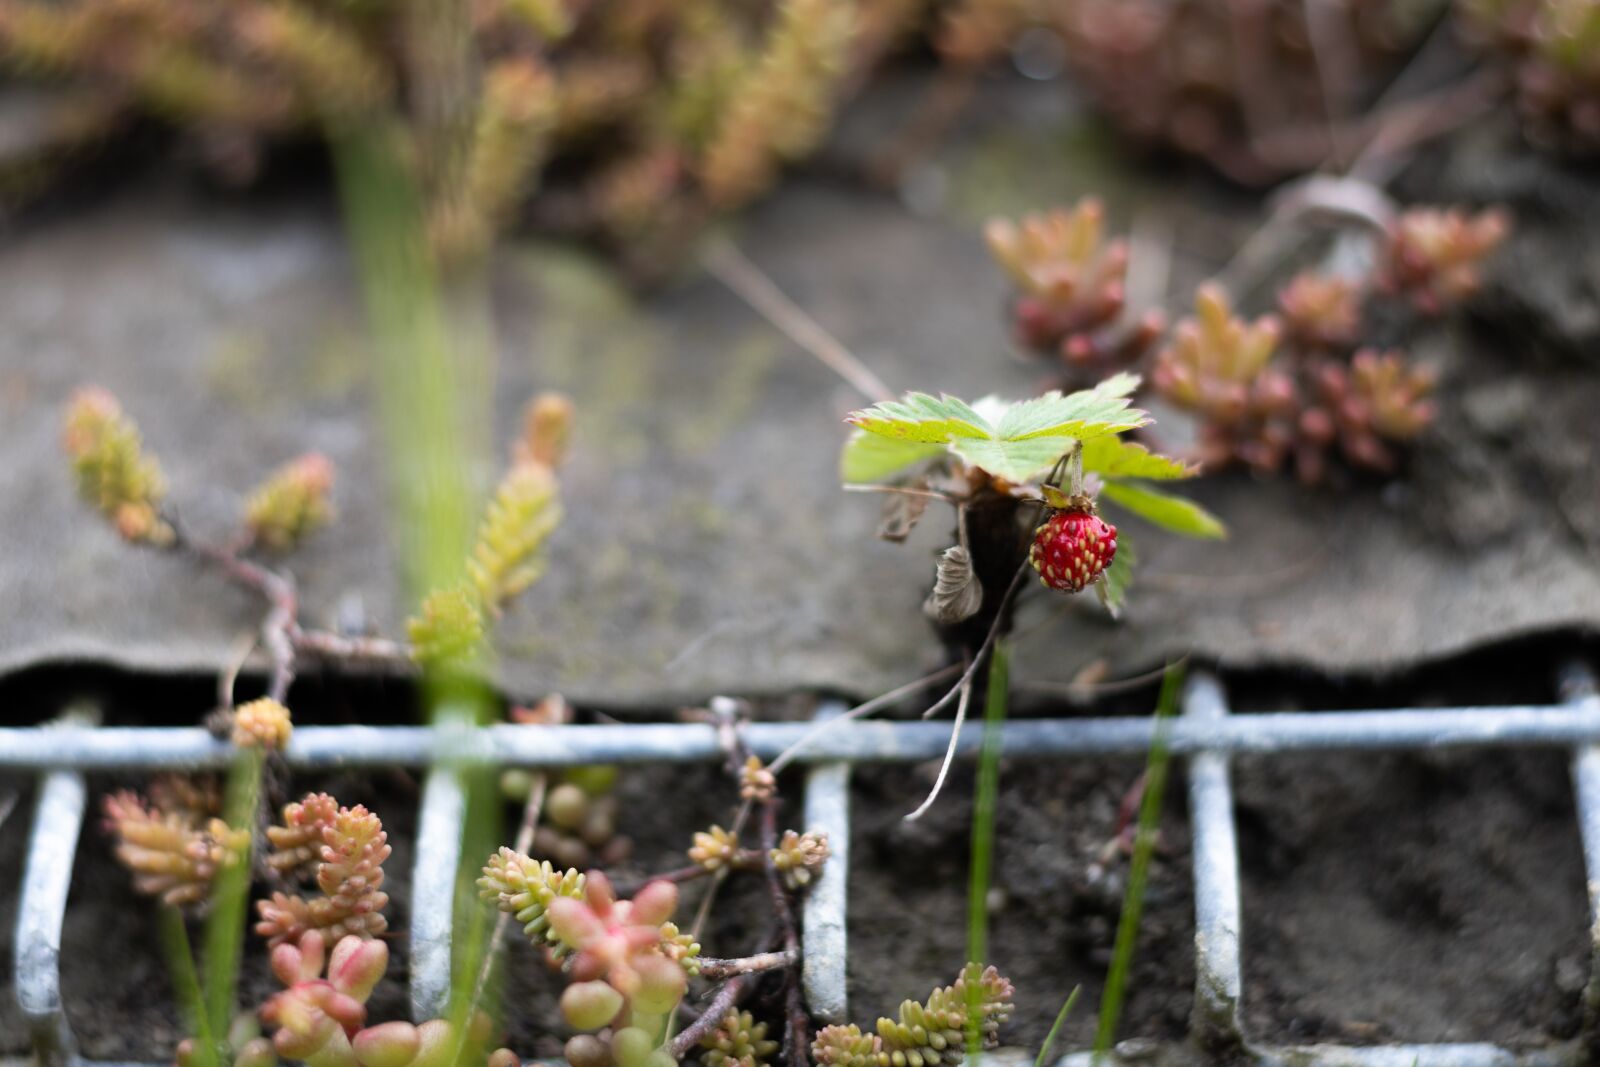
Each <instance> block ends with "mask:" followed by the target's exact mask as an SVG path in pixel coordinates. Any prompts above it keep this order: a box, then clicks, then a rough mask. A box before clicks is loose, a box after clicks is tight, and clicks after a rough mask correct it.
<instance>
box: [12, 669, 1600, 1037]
mask: <svg viewBox="0 0 1600 1067" xmlns="http://www.w3.org/2000/svg"><path fill="white" fill-rule="evenodd" d="M1558 681H1559V683H1560V693H1561V700H1560V702H1559V703H1557V704H1552V705H1531V706H1530V705H1525V706H1515V707H1455V708H1431V709H1428V710H1426V711H1422V710H1414V709H1394V710H1380V711H1353V712H1352V711H1336V712H1310V713H1270V714H1249V715H1231V714H1230V713H1229V709H1228V705H1227V698H1226V694H1225V692H1224V690H1223V687H1222V685H1221V683H1220V682H1218V681H1217V680H1216V679H1215V678H1213V677H1210V676H1207V675H1197V676H1195V677H1194V678H1192V679H1191V681H1190V683H1189V685H1188V686H1187V688H1186V690H1185V693H1184V698H1183V709H1182V710H1183V714H1182V715H1181V716H1180V717H1179V718H1178V719H1176V720H1175V721H1173V722H1171V723H1169V724H1167V727H1166V730H1167V734H1166V736H1167V741H1168V744H1169V747H1170V749H1171V751H1172V752H1174V753H1175V754H1178V755H1181V756H1184V757H1186V758H1187V759H1188V761H1189V812H1190V819H1191V822H1192V835H1193V843H1194V849H1193V852H1194V855H1193V868H1194V893H1195V963H1196V981H1195V994H1194V1009H1193V1014H1192V1016H1191V1037H1192V1038H1193V1040H1194V1042H1195V1045H1196V1047H1197V1048H1219V1049H1232V1050H1237V1049H1245V1050H1247V1052H1248V1058H1251V1059H1253V1060H1254V1061H1255V1062H1257V1063H1260V1064H1263V1065H1282V1067H1302V1065H1303V1067H1567V1065H1574V1064H1577V1063H1579V1062H1587V1061H1586V1059H1585V1049H1587V1048H1590V1047H1595V1046H1596V1044H1600V1008H1597V1005H1600V946H1591V976H1592V977H1591V981H1590V987H1589V995H1588V996H1587V997H1586V1008H1587V1010H1586V1012H1585V1019H1584V1028H1583V1034H1582V1036H1581V1037H1580V1038H1579V1039H1578V1040H1577V1041H1575V1042H1571V1043H1567V1044H1561V1045H1553V1046H1549V1047H1546V1048H1541V1049H1538V1050H1534V1051H1521V1052H1518V1051H1512V1050H1509V1049H1504V1048H1500V1047H1497V1046H1494V1045H1488V1044H1431V1045H1380V1046H1370V1047H1344V1046H1334V1045H1312V1046H1292V1047H1278V1046H1266V1045H1261V1044H1258V1043H1256V1042H1254V1041H1252V1040H1251V1039H1250V1037H1249V1035H1248V1034H1246V1033H1245V1032H1244V1031H1243V1029H1242V1025H1241V1021H1240V1014H1239V1003H1240V997H1241V995H1242V994H1243V981H1242V976H1241V969H1240V954H1239V943H1240V930H1241V924H1242V921H1243V916H1242V915H1241V909H1240V902H1239V857H1238V846H1237V841H1236V837H1235V831H1234V818H1233V791H1232V785H1231V781H1230V773H1229V758H1230V756H1232V755H1233V754H1235V753H1239V752H1259V753H1274V752H1303V751H1311V750H1331V749H1346V750H1349V749H1383V750H1399V749H1430V748H1447V747H1453V748H1467V747H1476V748H1505V747H1514V746H1543V747H1552V746H1553V747H1560V748H1565V749H1568V750H1570V751H1571V752H1572V754H1573V765H1572V766H1573V770H1572V774H1573V782H1574V787H1575V791H1576V795H1577V812H1578V818H1579V823H1580V830H1581V833H1582V839H1583V852H1584V862H1585V866H1586V869H1587V872H1588V886H1589V897H1590V900H1589V904H1590V916H1591V919H1592V920H1593V921H1594V922H1595V923H1596V924H1597V925H1596V927H1595V929H1596V930H1600V695H1597V691H1596V685H1595V679H1594V676H1593V674H1591V673H1590V672H1589V671H1588V670H1587V669H1586V668H1585V667H1583V666H1581V665H1577V664H1574V665H1572V666H1570V667H1568V668H1567V669H1566V670H1565V671H1563V672H1562V676H1561V677H1560V679H1559V680H1558ZM842 710H843V709H842V707H840V706H839V705H837V704H825V705H824V706H823V707H822V709H821V710H820V712H819V714H818V719H819V720H821V719H826V718H828V717H831V716H835V715H838V714H839V713H840V712H841V711H842ZM813 729H814V726H813V725H812V724H807V723H753V724H750V725H749V726H747V727H746V728H745V735H744V736H745V740H746V742H747V743H748V744H749V746H750V748H751V749H752V750H753V751H754V752H755V753H756V754H757V755H759V756H762V757H763V758H766V759H770V758H772V757H773V756H775V755H777V754H778V753H779V752H781V751H783V750H784V749H786V748H788V747H789V746H790V745H792V744H794V743H795V742H797V741H799V740H800V739H801V738H802V737H803V736H806V735H808V734H811V732H812V730H813ZM1156 729H1157V724H1156V723H1155V722H1154V721H1153V720H1152V719H1149V718H1116V719H1046V720H1027V721H1015V722H1009V723H1007V724H1005V725H1004V727H1003V728H1002V733H1001V751H1002V753H1003V754H1005V755H1007V756H1010V757H1013V758H1032V759H1068V758H1083V757H1089V756H1097V755H1107V754H1113V753H1116V754H1139V753H1143V752H1146V751H1147V750H1148V749H1149V747H1150V745H1151V743H1152V741H1153V740H1154V738H1155V734H1156ZM949 730H950V727H949V725H948V724H947V723H939V722H894V723H890V722H851V723H845V724H840V725H838V726H836V727H833V728H831V729H829V730H827V731H824V732H820V733H816V734H815V735H814V736H812V739H811V740H810V742H809V744H808V746H807V747H806V748H805V749H804V750H803V752H802V754H801V756H800V757H799V759H800V762H803V763H805V764H807V765H808V772H807V777H806V785H805V798H804V804H805V815H806V822H805V825H806V826H807V828H809V829H816V830H822V831H825V832H827V834H828V835H829V839H830V841H831V842H832V844H833V859H832V861H831V862H830V863H828V864H827V865H826V867H825V868H824V870H823V873H822V876H821V877H820V878H819V879H818V880H817V882H816V883H814V888H813V889H812V891H811V892H810V893H809V894H808V895H807V897H806V899H805V901H804V912H803V922H804V937H805V942H804V950H805V960H804V970H803V974H802V980H803V985H804V989H805V994H806V998H807V1001H808V1003H809V1005H810V1007H811V1009H812V1011H813V1013H814V1014H815V1015H816V1016H817V1017H818V1018H820V1019H823V1020H824V1021H828V1022H834V1021H843V1020H844V1019H845V1018H846V986H845V962H846V938H845V913H846V893H845V887H846V884H847V880H848V878H847V876H848V867H849V861H850V850H849V842H850V814H849V784H850V773H851V767H852V766H853V765H854V764H857V763H874V762H877V763H889V762H893V763H905V762H915V761H921V760H932V759H937V758H938V757H940V756H941V755H942V754H943V752H944V749H945V745H946V743H947V742H948V739H949ZM980 744H981V737H980V735H979V731H976V730H970V731H968V732H967V733H966V735H964V736H963V737H962V739H961V744H960V747H959V749H958V752H959V754H960V755H961V756H962V757H964V758H972V757H973V756H975V755H976V754H977V752H978V749H979V747H980ZM285 755H286V758H287V760H288V763H289V765H290V766H291V767H294V768H300V769H317V768H332V767H339V768H360V767H388V766H396V765H400V766H411V767H428V768H430V769H429V771H428V773H427V777H426V782H425V785H424V787H423V791H422V801H421V812H420V818H419V820H418V835H417V843H416V861H415V866H414V869H413V872H412V879H413V881H412V923H411V938H410V942H411V946H412V958H411V1006H412V1011H413V1013H414V1015H415V1016H416V1017H417V1018H425V1017H428V1016H431V1015H433V1014H436V1013H437V1011H438V1009H439V1008H440V1007H441V1006H442V1004H443V1002H444V998H445V996H446V993H447V991H448V988H449V961H450V933H451V930H450V925H451V915H452V912H453V909H452V905H453V903H454V901H453V898H452V894H453V892H454V886H455V879H454V872H455V870H456V866H457V861H458V859H459V858H460V857H459V846H460V833H459V830H460V827H461V820H462V817H463V813H464V810H465V797H464V793H463V780H462V768H463V767H469V766H494V767H562V766H571V765H576V764H586V763H686V762H710V761H715V760H717V759H719V758H721V756H722V751H721V749H720V747H719V745H718V741H717V737H716V733H715V730H714V728H713V727H712V726H710V725H697V724H696V725H679V724H670V725H668V724H641V725H623V726H556V727H550V726H520V725H504V724H502V725H494V726H487V727H481V728H470V727H449V728H428V727H362V726H340V727H315V726H305V727H300V728H298V729H297V730H296V731H295V733H294V739H293V742H292V743H291V744H290V746H289V748H288V750H287V752H286V754H285ZM230 756H231V749H230V748H229V746H228V745H227V744H226V743H224V742H222V741H218V740H216V739H214V738H212V737H211V736H210V735H209V734H207V733H206V732H205V731H204V730H202V729H199V728H187V729H174V728H154V727H149V728H145V727H116V728H113V727H96V726H94V725H93V724H92V723H91V722H88V721H86V720H85V717H84V715H83V714H82V713H81V712H75V713H69V714H68V715H66V716H64V717H63V719H62V721H60V722H58V723H55V724H52V725H48V726H41V727H30V728H11V729H0V770H5V771H13V772H14V771H34V772H38V773H39V774H40V775H41V783H40V788H39V793H38V799H37V803H36V805H35V811H34V821H33V831H32V838H31V840H30V843H29V847H28V855H27V860H26V864H25V866H24V872H23V885H22V897H21V904H20V907H19V910H18V916H17V930H16V959H15V978H16V982H15V993H16V999H17V1003H18V1005H19V1006H20V1007H21V1009H22V1012H23V1015H24V1017H25V1018H26V1019H27V1020H28V1024H29V1027H30V1031H31V1034H32V1039H33V1044H34V1049H35V1051H36V1054H37V1056H38V1058H39V1060H40V1061H41V1063H43V1064H44V1065H45V1067H52V1065H58V1064H68V1063H74V1062H76V1063H86V1061H82V1060H80V1059H79V1058H78V1057H77V1055H76V1051H75V1046H74V1044H73V1039H72V1033H71V1030H70V1028H69V1026H68V1024H67V1019H66V1015H65V1012H64V1010H63V1005H62V999H61V972H60V948H61V931H62V924H63V922H64V920H65V916H66V901H67V891H68V887H69V885H70V882H71V877H72V860H73V855H74V852H75V851H76V847H77V841H78V835H79V833H80V830H81V828H82V825H83V818H84V811H85V806H86V801H87V791H86V788H85V785H84V777H83V776H84V774H85V773H86V772H90V771H113V770H114V771H127V770H138V771H148V770H157V769H163V770H197V769H204V768H219V767H222V766H225V765H226V764H227V762H228V760H229V758H230ZM1131 1056H1132V1051H1131V1050H1130V1057H1131ZM1121 1059H1122V1058H1121V1057H1120V1056H1116V1057H1112V1061H1113V1062H1118V1061H1121ZM1139 1059H1140V1062H1148V1060H1147V1059H1145V1058H1144V1056H1143V1055H1141V1056H1140V1057H1139ZM1092 1062H1093V1058H1092V1057H1091V1055H1090V1054H1089V1053H1086V1052H1085V1053H1073V1054H1069V1055H1067V1056H1065V1057H1064V1058H1063V1059H1062V1060H1061V1061H1060V1067H1090V1065H1091V1063H1092ZM1130 1062H1131V1059H1130ZM99 1067H108V1065H99Z"/></svg>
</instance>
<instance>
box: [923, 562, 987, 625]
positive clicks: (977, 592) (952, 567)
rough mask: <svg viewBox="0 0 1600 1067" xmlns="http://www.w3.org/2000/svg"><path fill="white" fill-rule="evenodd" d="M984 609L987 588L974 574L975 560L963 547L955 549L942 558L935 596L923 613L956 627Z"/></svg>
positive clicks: (925, 605) (937, 575)
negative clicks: (973, 565) (984, 595)
mask: <svg viewBox="0 0 1600 1067" xmlns="http://www.w3.org/2000/svg"><path fill="white" fill-rule="evenodd" d="M981 606H983V585H982V584H981V583H980V582H979V581H978V576H977V575H976V574H974V573H973V570H972V556H971V555H970V554H969V553H968V552H967V550H966V549H965V548H962V547H961V546H960V545H951V546H950V547H949V548H947V549H945V550H944V555H942V556H940V557H939V569H938V573H937V574H936V575H935V577H934V581H933V592H931V593H929V594H928V599H927V601H926V602H924V603H923V605H922V610H923V611H924V612H926V613H927V615H928V617H929V618H931V619H933V620H934V621H935V622H938V623H943V624H945V625H952V624H954V623H958V622H961V621H962V620H964V619H970V618H971V617H972V616H973V615H975V614H977V611H978V608H980V607H981Z"/></svg>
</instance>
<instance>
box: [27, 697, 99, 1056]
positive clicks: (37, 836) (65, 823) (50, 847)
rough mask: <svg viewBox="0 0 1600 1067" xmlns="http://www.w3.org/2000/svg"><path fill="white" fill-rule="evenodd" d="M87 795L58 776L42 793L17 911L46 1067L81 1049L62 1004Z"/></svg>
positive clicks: (64, 722) (33, 1023) (73, 714)
mask: <svg viewBox="0 0 1600 1067" xmlns="http://www.w3.org/2000/svg"><path fill="white" fill-rule="evenodd" d="M99 717H100V712H99V709H97V708H94V707H92V706H88V705H80V706H77V707H74V708H71V709H69V710H68V711H67V712H66V714H65V715H63V716H62V718H61V720H60V722H59V723H57V724H53V725H51V726H47V727H43V728H42V730H43V731H45V732H48V731H53V730H65V729H69V728H73V727H79V726H92V725H93V723H95V722H96V721H98V720H99ZM87 802H88V790H87V787H86V786H85V784H84V780H83V775H82V774H80V773H78V772H76V771H71V770H57V771H51V772H50V773H48V774H46V775H45V776H44V779H43V781H42V782H41V783H40V786H39V798H38V801H37V803H36V805H35V808H34V813H33V831H32V834H31V835H30V837H29V838H28V856H27V859H26V860H25V861H24V863H25V866H24V869H23V874H22V899H21V901H20V902H19V903H18V906H17V928H16V944H15V971H14V976H15V979H16V999H17V1007H18V1008H20V1009H21V1010H22V1015H23V1017H24V1018H25V1019H27V1021H28V1029H29V1032H30V1034H31V1035H32V1039H33V1051H34V1055H35V1056H36V1057H37V1058H38V1062H39V1063H40V1065H41V1067H60V1065H63V1064H67V1063H70V1062H72V1060H73V1058H74V1057H75V1056H76V1054H77V1043H76V1042H75V1041H74V1040H73V1037H72V1028H71V1027H70V1026H69V1025H68V1023H67V1015H66V1011H65V1009H64V1007H63V1005H62V1002H61V931H62V927H63V925H64V924H65V922H66V917H67V893H68V891H69V890H70V889H71V887H72V862H73V858H74V857H75V856H76V855H77V852H78V835H79V833H80V832H81V831H82V829H83V812H84V807H85V805H86V804H87Z"/></svg>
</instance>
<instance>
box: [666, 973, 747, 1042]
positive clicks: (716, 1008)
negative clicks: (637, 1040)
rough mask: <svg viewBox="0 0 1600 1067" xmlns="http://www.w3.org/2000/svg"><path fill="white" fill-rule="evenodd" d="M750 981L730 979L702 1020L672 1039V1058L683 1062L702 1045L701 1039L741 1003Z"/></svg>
mask: <svg viewBox="0 0 1600 1067" xmlns="http://www.w3.org/2000/svg"><path fill="white" fill-rule="evenodd" d="M749 981H750V979H749V977H748V976H744V975H740V976H739V977H736V978H730V979H728V981H727V982H726V983H724V984H723V986H722V988H721V989H719V990H717V995H716V996H715V997H713V998H712V999H711V1003H710V1004H707V1005H706V1010H705V1011H703V1012H701V1013H700V1018H698V1019H696V1020H695V1021H694V1022H692V1023H690V1024H689V1025H688V1026H686V1027H684V1028H683V1031H682V1032H681V1033H680V1034H678V1036H677V1037H675V1038H673V1039H672V1044H671V1045H670V1046H669V1049H668V1051H670V1052H671V1053H672V1058H673V1059H675V1060H681V1059H683V1058H684V1057H685V1056H687V1055H688V1054H689V1051H690V1050H691V1049H693V1048H694V1047H695V1046H696V1045H698V1044H699V1043H700V1039H701V1038H702V1037H705V1036H706V1035H707V1034H709V1033H710V1032H711V1031H712V1030H714V1029H716V1027H717V1024H718V1023H720V1022H721V1021H722V1020H723V1019H724V1018H726V1017H727V1014H728V1012H730V1011H732V1010H733V1006H734V1005H735V1004H737V1003H738V1002H739V995H740V994H741V993H743V992H744V987H745V984H746V983H748V982H749Z"/></svg>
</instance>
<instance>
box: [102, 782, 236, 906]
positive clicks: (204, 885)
mask: <svg viewBox="0 0 1600 1067" xmlns="http://www.w3.org/2000/svg"><path fill="white" fill-rule="evenodd" d="M221 806H222V802H221V797H220V796H219V795H217V793H216V790H215V789H211V788H206V787H204V786H197V785H194V784H192V783H188V782H185V781H183V780H181V779H158V780H157V782H156V783H154V784H152V785H151V787H150V791H149V796H148V798H145V797H141V796H139V794H137V793H135V792H133V791H132V790H126V789H125V790H121V791H119V792H116V793H113V794H111V795H110V796H108V797H106V798H105V802H104V811H105V819H106V829H107V830H108V831H109V832H110V833H111V834H113V835H114V836H115V837H116V839H117V846H116V856H117V860H118V861H119V862H120V863H121V864H122V865H123V866H124V867H126V868H128V870H130V871H131V872H133V887H134V889H135V890H137V891H138V892H140V893H143V894H145V895H147V896H153V897H158V898H160V899H161V901H162V902H163V903H165V904H170V905H173V906H174V907H179V906H189V905H198V904H202V903H204V902H205V901H206V899H207V898H208V896H209V894H210V891H211V884H212V882H213V881H214V880H215V879H216V877H217V874H218V873H219V872H220V871H221V870H222V869H223V868H224V867H228V866H231V865H233V864H236V863H239V862H240V861H241V860H242V858H243V857H244V856H245V855H246V854H247V853H248V851H249V848H250V831H249V830H247V829H238V830H235V829H232V828H231V827H229V826H228V824H227V823H225V822H223V821H222V819H220V818H218V817H217V814H218V812H220V810H221Z"/></svg>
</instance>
